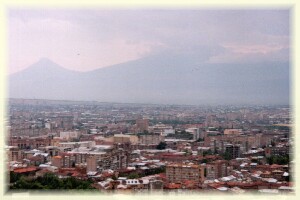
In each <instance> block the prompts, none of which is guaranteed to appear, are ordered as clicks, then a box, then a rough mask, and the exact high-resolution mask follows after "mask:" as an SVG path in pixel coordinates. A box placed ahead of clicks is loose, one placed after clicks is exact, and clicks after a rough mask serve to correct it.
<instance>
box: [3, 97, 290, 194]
mask: <svg viewBox="0 0 300 200" xmlns="http://www.w3.org/2000/svg"><path fill="white" fill-rule="evenodd" d="M7 112H8V113H7V115H8V119H7V137H6V143H7V146H6V153H7V160H6V161H7V162H6V163H7V168H8V177H7V181H8V188H9V190H10V191H11V190H13V189H22V190H24V189H25V190H28V189H39V190H41V189H86V190H93V191H97V192H101V193H109V192H112V191H114V192H116V191H117V192H129V193H139V192H141V193H144V192H150V193H151V192H175V193H180V192H191V193H194V192H198V193H201V192H217V193H234V194H242V193H246V194H247V193H250V192H256V193H268V194H270V193H271V194H281V193H293V192H294V189H293V165H294V161H293V159H292V158H293V151H292V150H293V135H292V131H291V129H290V128H291V124H292V123H293V119H292V117H291V110H290V107H289V106H284V105H282V106H275V105H269V106H254V105H251V106H250V105H249V106H192V105H156V104H122V103H100V102H96V101H94V102H84V101H59V100H36V99H35V100H30V99H9V107H8V111H7Z"/></svg>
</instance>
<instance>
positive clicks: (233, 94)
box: [9, 55, 289, 104]
mask: <svg viewBox="0 0 300 200" xmlns="http://www.w3.org/2000/svg"><path fill="white" fill-rule="evenodd" d="M41 65H44V66H46V68H43V67H41ZM51 65H53V66H55V67H53V68H50V69H47V66H48V67H49V66H50V67H51ZM32 66H34V67H35V68H32ZM57 67H59V68H57ZM9 92H10V93H9V96H10V97H11V98H33V97H34V98H42V99H43V98H45V99H47V98H49V99H70V100H92V101H94V100H95V101H105V102H109V101H113V102H120V101H121V102H136V103H143V102H147V103H171V104H173V103H175V104H182V103H183V104H203V103H204V104H205V103H219V102H220V103H229V104H230V103H233V104H234V103H246V104H247V103H251V102H253V103H256V102H257V103H268V102H270V103H278V104H281V103H284V102H289V63H255V64H253V63H252V64H249V63H248V64H208V63H201V59H200V61H199V59H198V57H197V55H192V56H183V57H181V56H180V55H169V56H165V55H158V56H149V57H145V58H141V59H138V60H134V61H129V62H126V63H120V64H116V65H112V66H110V67H104V68H99V69H95V70H91V71H87V72H79V71H72V70H69V69H66V68H63V67H61V66H60V65H59V64H56V63H55V62H53V61H50V60H49V59H42V60H40V61H39V62H37V63H35V64H33V65H31V67H29V68H27V69H25V70H23V71H20V72H18V75H15V74H13V75H11V76H10V77H9Z"/></svg>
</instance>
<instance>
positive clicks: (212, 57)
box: [8, 9, 290, 73]
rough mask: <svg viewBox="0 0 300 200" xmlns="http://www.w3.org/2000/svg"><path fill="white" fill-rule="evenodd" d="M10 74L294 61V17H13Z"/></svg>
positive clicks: (49, 13) (184, 13)
mask: <svg viewBox="0 0 300 200" xmlns="http://www.w3.org/2000/svg"><path fill="white" fill-rule="evenodd" d="M8 15H9V16H8V20H9V21H8V26H9V27H8V35H9V67H10V69H9V72H10V73H13V72H17V71H20V70H22V69H24V68H26V67H28V66H29V65H31V64H33V63H35V62H36V61H38V60H39V59H40V58H42V57H47V58H49V59H51V60H53V61H54V62H56V63H58V64H60V65H62V66H64V67H66V68H68V69H72V70H77V71H89V70H92V69H96V68H100V67H106V66H109V65H112V64H117V63H122V62H126V61H129V60H135V59H138V58H141V57H144V56H147V55H151V54H156V53H160V52H163V51H171V52H174V53H182V52H184V53H192V52H194V51H197V52H199V51H200V52H203V59H202V60H203V62H208V63H241V62H242V63H244V62H265V61H288V60H289V34H290V32H289V10H142V9H139V10H100V9H97V10H96V9H94V10H82V9H80V10H75V9H69V10H67V9H44V10H43V9H35V10H34V9H27V10H24V9H11V10H9V13H8Z"/></svg>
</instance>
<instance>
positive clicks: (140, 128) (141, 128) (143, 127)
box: [136, 119, 149, 132]
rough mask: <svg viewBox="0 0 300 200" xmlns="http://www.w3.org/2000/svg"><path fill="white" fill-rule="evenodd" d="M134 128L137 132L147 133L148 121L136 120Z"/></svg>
mask: <svg viewBox="0 0 300 200" xmlns="http://www.w3.org/2000/svg"><path fill="white" fill-rule="evenodd" d="M136 126H137V129H138V131H139V132H144V131H148V128H149V120H148V119H137V120H136Z"/></svg>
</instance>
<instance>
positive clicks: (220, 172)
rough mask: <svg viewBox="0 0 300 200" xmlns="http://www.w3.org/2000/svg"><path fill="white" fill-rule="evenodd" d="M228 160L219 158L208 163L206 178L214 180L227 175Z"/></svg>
mask: <svg viewBox="0 0 300 200" xmlns="http://www.w3.org/2000/svg"><path fill="white" fill-rule="evenodd" d="M227 166H228V162H227V161H226V160H217V161H214V162H211V163H209V164H207V165H206V179H208V180H213V179H217V178H221V177H224V176H227Z"/></svg>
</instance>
